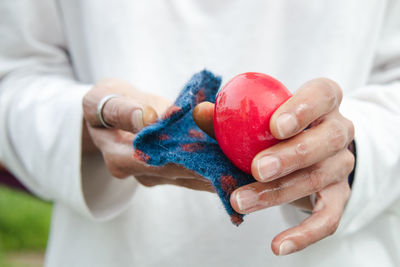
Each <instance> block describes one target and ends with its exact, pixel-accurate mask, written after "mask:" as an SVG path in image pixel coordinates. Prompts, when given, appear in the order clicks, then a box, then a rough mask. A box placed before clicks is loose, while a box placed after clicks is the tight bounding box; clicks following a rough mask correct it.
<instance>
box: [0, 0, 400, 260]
mask: <svg viewBox="0 0 400 267" xmlns="http://www.w3.org/2000/svg"><path fill="white" fill-rule="evenodd" d="M204 67H206V68H208V69H209V70H211V71H213V72H215V73H217V74H220V75H222V76H223V78H224V81H226V80H227V79H229V78H231V77H233V76H234V75H236V74H238V73H241V72H247V71H257V72H264V73H267V74H269V75H272V76H274V77H276V78H278V79H279V80H281V81H282V82H283V83H284V84H285V85H286V86H287V87H288V88H289V89H290V90H292V91H294V90H296V88H298V87H299V86H300V85H302V83H304V82H306V81H307V80H310V79H312V78H316V77H319V76H326V77H329V78H331V79H333V80H335V81H337V82H338V83H339V84H340V85H341V86H342V88H343V90H344V95H345V96H344V101H343V104H342V106H341V111H342V112H343V114H344V115H345V116H346V117H348V118H349V119H351V120H352V121H353V123H354V124H355V129H356V134H355V141H356V143H357V169H356V175H355V181H354V184H353V192H352V195H351V198H350V200H349V202H348V204H347V207H346V210H345V213H344V215H343V218H342V221H341V224H340V226H339V229H338V231H337V232H336V234H335V235H333V236H331V237H329V238H326V239H324V240H323V241H321V242H318V243H316V244H315V245H312V246H311V247H309V248H307V249H305V250H304V251H302V252H299V253H296V254H294V255H291V256H285V257H276V256H274V255H273V254H272V252H271V250H270V248H269V242H270V241H271V239H272V238H273V236H274V235H276V234H277V233H278V232H279V231H281V230H284V229H286V228H288V227H289V226H292V225H295V224H297V223H299V222H300V220H301V219H302V218H304V216H305V215H304V214H302V213H301V212H300V211H298V210H296V209H295V208H292V207H289V206H285V207H283V211H284V212H283V213H281V212H280V209H279V208H271V209H268V210H263V211H260V212H257V213H254V214H251V215H249V216H247V217H246V218H245V222H244V223H243V224H242V225H241V226H240V227H235V226H233V225H232V224H231V223H230V220H229V217H228V216H227V215H226V214H225V211H224V210H223V207H222V204H221V203H220V201H219V199H218V198H217V196H216V195H215V194H211V193H205V192H196V191H192V190H188V189H183V188H177V187H173V186H159V187H155V188H145V187H142V186H141V185H138V184H137V182H136V181H135V179H134V178H132V177H131V178H128V179H126V180H124V181H119V180H117V179H114V178H112V177H110V175H109V174H108V172H107V170H106V168H105V166H104V164H103V163H102V160H101V158H84V159H82V158H81V151H80V148H81V125H82V109H81V101H82V97H83V95H84V94H85V92H87V90H89V89H90V86H91V85H92V84H93V83H95V82H96V81H98V80H99V79H102V78H105V77H118V78H121V79H125V80H128V81H130V82H131V83H132V84H134V85H135V86H137V87H138V88H140V89H141V90H145V91H148V92H152V93H156V94H159V95H162V96H165V97H167V98H169V99H170V100H173V99H174V98H175V96H176V95H177V94H178V92H179V90H180V89H181V87H182V86H183V84H184V83H185V82H186V81H187V80H188V79H189V78H190V76H191V75H192V74H193V73H195V72H197V71H199V70H201V69H203V68H204ZM0 79H1V80H0V161H1V162H4V163H5V164H6V166H7V167H8V168H9V169H10V170H11V171H12V172H13V173H14V174H15V175H16V176H18V178H19V179H21V181H22V182H23V183H24V184H25V185H26V186H28V187H29V188H30V189H31V190H32V191H33V192H35V193H36V194H37V195H39V196H41V197H43V198H45V199H49V200H52V201H54V213H53V218H52V228H51V234H50V240H49V245H48V249H47V256H46V266H49V267H53V266H54V267H62V266H68V267H71V266H74V267H80V266H85V267H91V266H96V267H102V266H112V267H119V266H123V267H125V266H343V267H345V266H351V267H354V266H362V267H368V266H374V267H375V266H380V267H386V266H400V200H399V197H400V83H399V80H400V1H394V0H392V1H389V0H387V1H385V0H368V1H366V0H351V1H349V0H336V1H329V0H326V1H325V0H324V1H322V0H296V1H290V0H279V1H276V0H264V1H261V0H260V1H256V0H254V1H240V0H231V1H228V0H218V1H212V0H197V1H196V0H181V1H179V0H169V1H165V0H164V1H163V0H147V1H139V0H115V1H107V0H59V1H52V0H35V1H32V0H2V1H0ZM0 216H1V215H0Z"/></svg>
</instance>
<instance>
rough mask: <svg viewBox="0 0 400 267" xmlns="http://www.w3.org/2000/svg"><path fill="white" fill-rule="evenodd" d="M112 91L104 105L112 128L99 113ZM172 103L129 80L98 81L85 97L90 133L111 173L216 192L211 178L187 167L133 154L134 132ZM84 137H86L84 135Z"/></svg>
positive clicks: (139, 179) (147, 184)
mask: <svg viewBox="0 0 400 267" xmlns="http://www.w3.org/2000/svg"><path fill="white" fill-rule="evenodd" d="M110 94H118V95H120V97H116V98H111V99H110V100H109V101H107V102H106V103H105V105H104V107H103V112H102V114H103V118H104V120H105V122H106V123H107V124H108V125H111V126H112V128H103V127H102V126H101V124H100V122H99V121H98V118H97V116H96V110H97V105H98V103H99V102H100V100H101V99H102V98H104V97H105V96H107V95H110ZM170 105H171V103H170V102H169V101H168V100H166V99H164V98H162V97H159V96H156V95H152V94H148V93H144V92H141V91H139V90H137V89H136V88H134V87H133V86H132V85H130V84H129V83H127V82H124V81H120V80H117V79H109V80H104V81H101V82H99V83H98V84H97V85H96V86H94V87H93V88H92V89H91V90H90V91H89V92H88V93H87V94H86V95H85V97H84V99H83V111H84V118H85V122H86V124H85V125H86V127H87V132H88V136H89V137H90V139H91V141H92V142H93V143H94V145H95V146H96V147H97V148H98V150H100V152H101V153H102V155H103V158H104V161H105V163H106V165H107V167H108V169H109V170H110V172H111V174H112V175H113V176H114V177H117V178H125V177H128V176H130V175H133V176H134V177H135V178H136V179H137V180H138V181H139V182H140V183H141V184H143V185H145V186H155V185H160V184H172V185H177V186H183V187H187V188H191V189H196V190H204V191H211V192H214V189H213V187H212V185H211V184H210V183H209V181H208V180H206V179H205V178H203V177H201V176H200V175H198V174H196V173H194V172H192V171H189V170H187V169H186V168H184V167H181V166H178V165H175V164H168V165H165V166H162V167H154V166H149V165H147V164H145V163H144V162H142V161H140V160H137V159H135V158H134V157H133V154H134V149H133V139H134V138H135V133H137V132H138V131H140V130H141V129H142V128H143V127H145V126H147V125H149V124H151V123H154V122H155V121H156V120H157V118H158V114H162V113H163V112H164V111H165V110H166V109H167V108H168V107H169V106H170ZM83 140H85V139H83Z"/></svg>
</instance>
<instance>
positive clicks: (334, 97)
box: [319, 78, 343, 107]
mask: <svg viewBox="0 0 400 267" xmlns="http://www.w3.org/2000/svg"><path fill="white" fill-rule="evenodd" d="M319 82H320V83H321V88H324V91H323V92H324V93H325V97H326V99H327V102H328V103H329V105H330V107H335V106H337V105H339V103H340V102H341V100H342V97H343V93H342V89H341V88H340V86H339V85H338V84H337V83H336V82H335V81H333V80H331V79H329V78H319Z"/></svg>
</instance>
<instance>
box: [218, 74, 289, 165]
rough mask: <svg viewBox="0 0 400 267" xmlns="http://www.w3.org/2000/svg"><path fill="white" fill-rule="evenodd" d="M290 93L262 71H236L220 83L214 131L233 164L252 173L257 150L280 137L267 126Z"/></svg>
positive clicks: (268, 145)
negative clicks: (230, 77) (235, 73)
mask: <svg viewBox="0 0 400 267" xmlns="http://www.w3.org/2000/svg"><path fill="white" fill-rule="evenodd" d="M291 96H292V94H291V93H290V92H289V90H288V89H287V88H286V87H285V86H284V85H283V84H282V83H281V82H279V81H278V80H276V79H274V78H273V77H271V76H268V75H266V74H262V73H256V72H248V73H243V74H239V75H237V76H236V77H234V78H233V79H232V80H230V81H229V82H228V83H227V84H226V85H225V86H224V87H222V88H221V89H220V90H219V92H218V95H217V99H216V101H215V109H214V132H215V137H216V139H217V142H218V144H219V146H220V147H221V149H222V151H223V152H224V153H225V155H226V156H227V157H228V158H229V159H230V160H231V161H232V162H233V164H234V165H235V166H236V167H238V168H239V169H241V170H242V171H244V172H246V173H251V162H252V160H253V158H254V157H255V156H256V154H257V153H258V152H260V151H262V150H264V149H266V148H268V147H270V146H272V145H275V144H276V143H278V142H279V140H277V139H275V138H274V137H273V136H272V134H271V131H270V128H269V121H270V119H271V116H272V114H273V113H274V112H275V110H276V109H277V108H278V107H279V106H280V105H281V104H282V103H284V102H285V101H286V100H288V99H289V98H290V97H291Z"/></svg>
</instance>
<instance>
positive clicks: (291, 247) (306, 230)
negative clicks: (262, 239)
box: [271, 181, 350, 255]
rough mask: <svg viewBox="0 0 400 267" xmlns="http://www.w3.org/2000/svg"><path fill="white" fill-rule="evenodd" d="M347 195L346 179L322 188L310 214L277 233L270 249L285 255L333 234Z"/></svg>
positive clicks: (348, 188)
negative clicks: (291, 226) (294, 224)
mask: <svg viewBox="0 0 400 267" xmlns="http://www.w3.org/2000/svg"><path fill="white" fill-rule="evenodd" d="M349 196H350V187H349V185H348V183H347V182H346V181H343V182H341V183H337V184H333V185H330V186H329V187H327V188H325V189H324V190H322V191H321V192H320V193H318V201H317V203H316V205H315V207H314V210H313V213H312V215H311V216H309V217H308V218H307V219H306V220H304V221H303V222H302V223H301V224H300V225H298V226H295V227H293V228H290V229H288V230H286V231H284V232H282V233H280V234H279V235H277V236H276V237H275V238H274V239H273V241H272V243H271V248H272V251H273V252H274V253H275V254H276V255H287V254H290V253H293V252H295V251H299V250H302V249H304V248H305V247H307V246H309V245H311V244H313V243H315V242H317V241H319V240H321V239H323V238H325V237H327V236H329V235H332V234H334V233H335V231H336V229H337V228H338V225H339V222H340V219H341V217H342V214H343V210H344V207H345V204H346V202H347V200H348V199H349Z"/></svg>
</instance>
